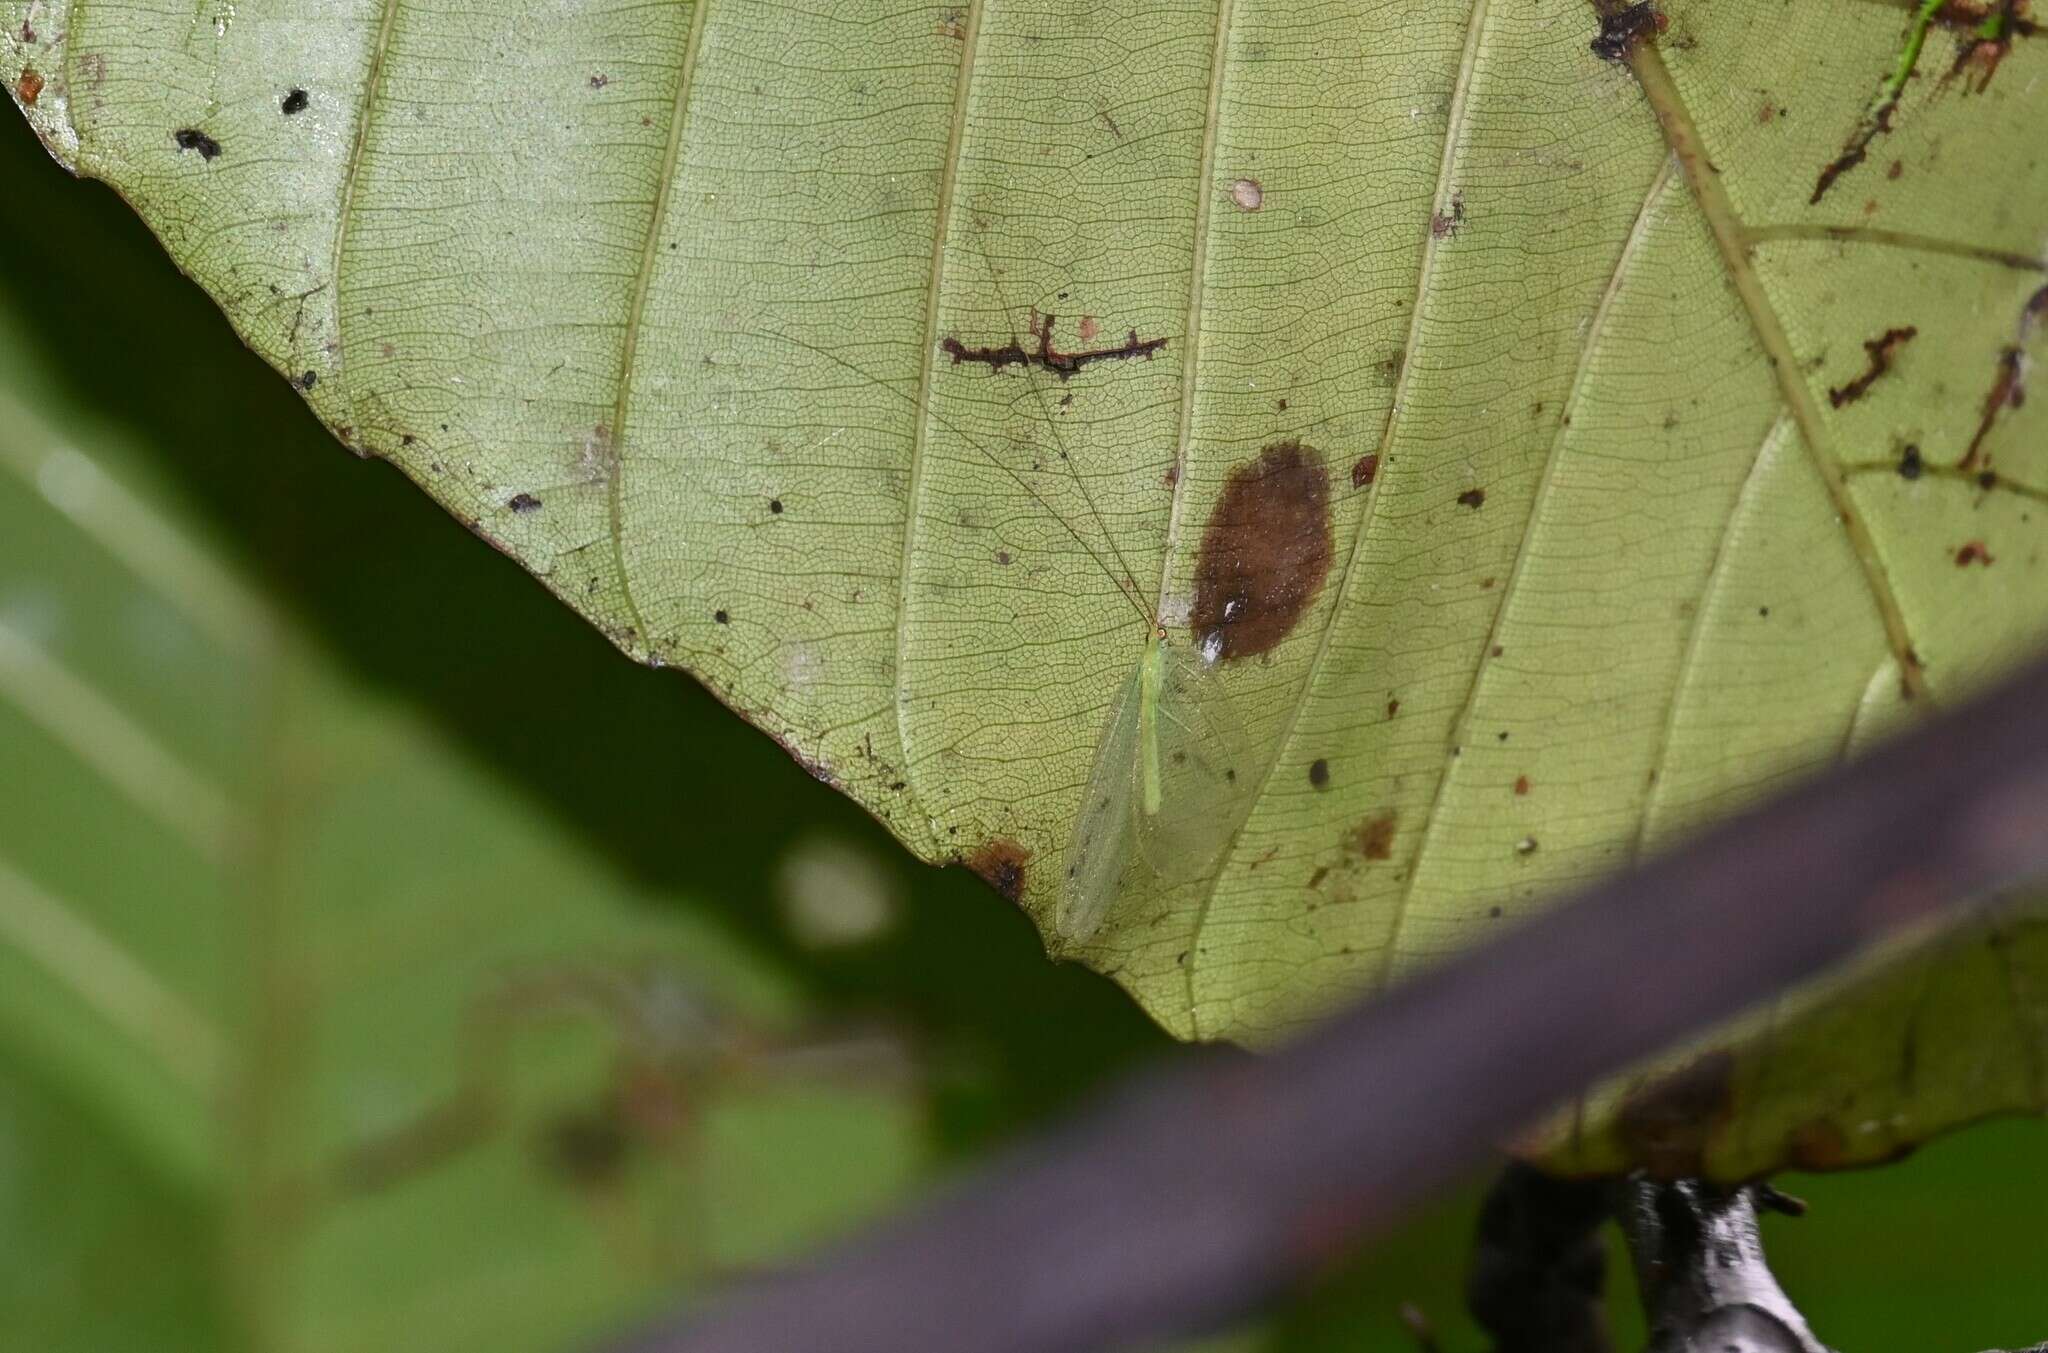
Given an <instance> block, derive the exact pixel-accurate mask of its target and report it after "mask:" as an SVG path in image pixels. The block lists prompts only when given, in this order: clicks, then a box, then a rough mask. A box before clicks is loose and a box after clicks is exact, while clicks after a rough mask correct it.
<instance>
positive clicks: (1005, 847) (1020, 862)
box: [963, 838, 1031, 902]
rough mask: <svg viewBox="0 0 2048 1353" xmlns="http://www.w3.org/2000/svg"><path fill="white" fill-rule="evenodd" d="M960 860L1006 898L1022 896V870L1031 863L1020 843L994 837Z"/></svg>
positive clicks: (1011, 898) (1015, 898) (1027, 852)
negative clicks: (994, 838)
mask: <svg viewBox="0 0 2048 1353" xmlns="http://www.w3.org/2000/svg"><path fill="white" fill-rule="evenodd" d="M963 863H965V864H966V866H967V867H968V868H969V869H971V870H973V871H974V872H975V873H977V874H979V875H981V879H982V882H984V883H986V884H988V886H989V887H991V888H993V889H995V890H996V892H997V893H998V894H1000V895H1001V896H1002V897H1003V898H1004V899H1006V900H1007V901H1011V902H1015V901H1018V900H1019V899H1021V898H1022V897H1023V896H1024V881H1025V872H1024V871H1025V868H1026V866H1028V865H1029V864H1030V863H1031V851H1030V850H1029V849H1028V848H1027V847H1025V846H1023V845H1022V844H1020V843H1018V842H1016V841H1011V840H1008V839H1004V838H998V839H996V840H993V841H990V842H988V843H987V844H986V845H984V846H982V847H981V848H980V849H979V850H977V851H975V852H974V853H973V854H972V855H969V856H967V857H966V858H965V860H964V861H963Z"/></svg>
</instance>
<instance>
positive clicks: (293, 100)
mask: <svg viewBox="0 0 2048 1353" xmlns="http://www.w3.org/2000/svg"><path fill="white" fill-rule="evenodd" d="M312 102H313V101H312V100H311V99H310V98H308V97H306V91H305V90H303V89H294V90H293V91H292V92H291V93H289V94H287V95H285V96H284V102H283V103H281V104H279V105H278V107H279V108H281V109H282V110H283V111H284V115H285V116H286V117H290V116H292V114H294V113H303V112H305V111H306V106H307V105H308V104H310V103H312Z"/></svg>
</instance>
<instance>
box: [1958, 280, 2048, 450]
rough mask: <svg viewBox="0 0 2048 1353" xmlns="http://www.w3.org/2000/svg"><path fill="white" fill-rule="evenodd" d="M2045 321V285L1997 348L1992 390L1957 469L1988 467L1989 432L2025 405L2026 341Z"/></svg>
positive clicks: (2047, 290) (2047, 289) (2047, 304)
mask: <svg viewBox="0 0 2048 1353" xmlns="http://www.w3.org/2000/svg"><path fill="white" fill-rule="evenodd" d="M2044 318H2048V286H2044V287H2042V288H2040V289H2039V290H2037V291H2036V292H2035V293H2034V294H2033V295H2032V296H2030V297H2028V298H2027V303H2026V304H2025V305H2023V306H2021V307H2020V322H2019V332H2018V333H2017V334H2015V335H2014V337H2013V341H2012V342H2011V343H2009V344H2007V345H2006V346H2005V347H2003V348H2001V349H1999V353H1998V363H1997V366H1996V368H1995V369H1994V374H1993V376H1992V380H1991V389H1990V392H1989V393H1988V394H1986V395H1985V396H1984V411H1983V412H1982V413H1981V414H1979V415H1978V418H1977V431H1976V433H1975V434H1974V435H1972V436H1971V438H1970V449H1969V450H1968V451H1966V452H1964V453H1963V458H1962V460H1960V461H1958V462H1957V464H1956V468H1957V469H1959V470H1965V471H1969V470H1976V469H1978V468H1980V467H1984V468H1989V466H1990V464H1991V458H1990V456H1988V455H1987V454H1985V451H1984V443H1985V441H1986V439H1988V438H1989V437H1990V436H1991V429H1992V428H1993V427H1995V426H1996V425H1997V423H1998V417H1999V415H2000V414H2002V413H2004V412H2005V411H2006V410H2007V409H2017V408H2019V407H2020V406H2021V405H2022V404H2024V403H2026V402H2027V373H2026V351H2027V342H2028V340H2029V339H2031V338H2032V337H2033V334H2034V328H2035V326H2036V325H2038V324H2040V322H2041V321H2042V319H2044Z"/></svg>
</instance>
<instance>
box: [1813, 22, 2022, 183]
mask: <svg viewBox="0 0 2048 1353" xmlns="http://www.w3.org/2000/svg"><path fill="white" fill-rule="evenodd" d="M2030 8H2031V3H2030V0H1979V2H1978V3H1971V2H1970V0H1948V3H1946V4H1944V5H1942V6H1941V7H1940V8H1938V9H1936V10H1935V11H1934V12H1933V13H1932V14H1928V15H1926V16H1925V17H1924V18H1916V19H1915V21H1914V24H1915V28H1916V30H1917V29H1918V28H1919V27H1920V26H1921V25H1924V26H1925V28H1926V29H1928V30H1931V29H1936V28H1939V29H1943V30H1946V31H1948V32H1952V33H1955V34H1956V35H1957V39H1956V57H1955V61H1954V63H1953V64H1952V65H1951V66H1950V67H1949V69H1948V73H1947V74H1945V75H1943V76H1942V84H1943V85H1947V84H1948V83H1949V82H1951V81H1956V80H1960V81H1961V83H1962V85H1963V88H1964V89H1965V90H1966V91H1968V92H1971V93H1978V94H1981V93H1983V92H1984V90H1985V89H1986V88H1987V87H1988V86H1989V85H1990V83H1991V77H1992V76H1994V75H1996V74H1997V73H1998V67H1999V64H2000V63H2001V62H2003V61H2004V60H2005V57H2006V54H2007V53H2008V52H2010V51H2011V50H2012V44H2013V40H2014V39H2016V38H2023V37H2032V36H2033V35H2034V34H2036V33H2038V32H2039V31H2040V27H2041V26H2040V24H2039V23H2037V22H2036V21H2035V20H2034V19H2033V17H2032V15H2031V14H2030V13H2029V10H2030ZM1919 38H1920V34H1919V33H1918V32H1916V33H1915V35H1914V36H1913V37H1910V38H1909V39H1908V41H1909V42H1910V43H1913V44H1914V46H1913V48H1912V49H1911V54H1910V56H1909V57H1908V58H1907V59H1905V64H1904V65H1903V66H1902V68H1901V69H1900V70H1898V71H1896V72H1894V73H1893V74H1892V75H1890V76H1888V77H1886V79H1885V82H1884V85H1883V86H1882V88H1881V90H1880V93H1879V97H1878V100H1877V102H1876V104H1875V105H1874V106H1873V107H1872V108H1871V110H1870V111H1869V112H1868V113H1867V114H1865V115H1864V117H1863V118H1862V120H1861V121H1859V122H1858V123H1857V124H1856V129H1855V130H1854V131H1852V132H1850V134H1849V139H1848V140H1847V141H1846V142H1845V143H1843V146H1842V153H1841V154H1839V155H1837V156H1836V157H1835V158H1834V159H1833V160H1831V161H1829V162H1828V164H1827V165H1826V166H1825V167H1824V168H1822V170H1821V171H1820V177H1819V179H1818V180H1816V181H1815V183H1814V185H1813V196H1812V197H1810V198H1808V199H1807V205H1809V206H1811V205H1813V204H1815V203H1817V202H1819V201H1820V200H1821V198H1823V197H1825V196H1826V195H1827V192H1828V189H1830V188H1832V187H1834V186H1835V182H1836V180H1838V179H1840V178H1841V177H1842V175H1844V174H1846V173H1848V172H1849V171H1850V170H1852V169H1854V168H1856V167H1857V166H1858V165H1860V164H1862V163H1863V162H1864V161H1865V160H1867V159H1869V158H1870V147H1871V145H1872V144H1873V143H1874V142H1875V141H1876V140H1877V139H1878V138H1879V137H1880V136H1886V135H1889V134H1890V133H1891V131H1892V129H1893V126H1894V125H1895V123H1896V121H1897V118H1898V113H1899V100H1900V99H1902V98H1904V97H1905V93H1906V86H1907V84H1908V83H1909V82H1910V81H1911V80H1912V78H1913V75H1914V72H1915V70H1916V69H1917V67H1918V64H1919V55H1918V48H1917V43H1918V41H1919Z"/></svg>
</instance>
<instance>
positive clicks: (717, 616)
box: [711, 611, 732, 625]
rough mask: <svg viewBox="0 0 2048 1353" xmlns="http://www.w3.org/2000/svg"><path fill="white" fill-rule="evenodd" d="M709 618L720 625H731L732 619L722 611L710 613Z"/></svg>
mask: <svg viewBox="0 0 2048 1353" xmlns="http://www.w3.org/2000/svg"><path fill="white" fill-rule="evenodd" d="M711 618H712V619H713V620H716V621H717V622H718V623H719V624H721V625H730V624H731V623H732V617H731V616H730V615H727V614H726V613H725V612H724V611H713V612H712V613H711Z"/></svg>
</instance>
